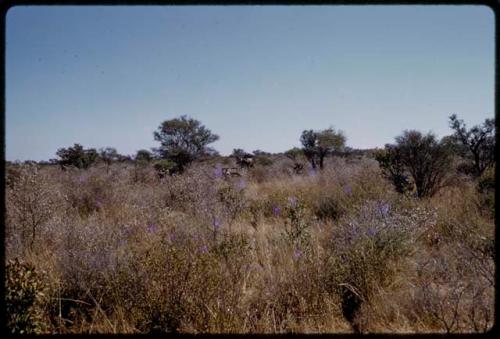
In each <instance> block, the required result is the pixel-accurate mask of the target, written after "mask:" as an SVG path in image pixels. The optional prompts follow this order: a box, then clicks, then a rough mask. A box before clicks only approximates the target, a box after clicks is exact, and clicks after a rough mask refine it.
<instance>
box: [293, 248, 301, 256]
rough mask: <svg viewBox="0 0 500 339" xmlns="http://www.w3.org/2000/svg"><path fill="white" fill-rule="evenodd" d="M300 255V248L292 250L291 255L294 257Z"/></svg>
mask: <svg viewBox="0 0 500 339" xmlns="http://www.w3.org/2000/svg"><path fill="white" fill-rule="evenodd" d="M301 255H302V251H301V250H299V249H298V248H297V249H296V250H295V251H294V252H293V256H294V257H295V258H298V257H300V256H301Z"/></svg>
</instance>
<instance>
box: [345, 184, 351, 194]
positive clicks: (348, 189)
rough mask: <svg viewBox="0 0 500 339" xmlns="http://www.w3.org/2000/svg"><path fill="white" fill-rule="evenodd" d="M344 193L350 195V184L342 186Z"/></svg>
mask: <svg viewBox="0 0 500 339" xmlns="http://www.w3.org/2000/svg"><path fill="white" fill-rule="evenodd" d="M344 193H345V194H347V195H351V193H352V189H351V187H350V186H345V187H344Z"/></svg>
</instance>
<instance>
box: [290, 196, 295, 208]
mask: <svg viewBox="0 0 500 339" xmlns="http://www.w3.org/2000/svg"><path fill="white" fill-rule="evenodd" d="M288 203H289V204H290V207H291V208H295V207H297V198H295V197H288Z"/></svg>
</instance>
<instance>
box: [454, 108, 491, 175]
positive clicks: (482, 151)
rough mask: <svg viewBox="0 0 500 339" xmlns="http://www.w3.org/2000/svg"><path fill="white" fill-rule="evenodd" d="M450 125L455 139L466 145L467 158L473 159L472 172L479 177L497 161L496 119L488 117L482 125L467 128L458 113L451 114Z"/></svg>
mask: <svg viewBox="0 0 500 339" xmlns="http://www.w3.org/2000/svg"><path fill="white" fill-rule="evenodd" d="M450 127H451V128H452V129H453V130H454V131H455V133H454V134H453V136H454V137H455V139H456V140H457V141H458V142H459V143H460V144H462V145H463V146H465V149H466V154H465V156H466V158H468V159H469V160H470V161H471V167H472V173H473V174H474V175H475V176H476V177H479V176H481V174H483V172H484V171H485V170H486V169H487V168H488V167H490V166H492V165H493V164H494V163H495V119H486V120H485V121H484V123H482V124H481V125H476V126H474V127H472V128H471V129H467V126H466V125H465V123H464V121H463V120H459V119H458V118H457V115H456V114H453V115H451V116H450Z"/></svg>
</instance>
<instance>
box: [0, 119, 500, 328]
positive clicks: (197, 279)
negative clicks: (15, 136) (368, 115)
mask: <svg viewBox="0 0 500 339" xmlns="http://www.w3.org/2000/svg"><path fill="white" fill-rule="evenodd" d="M454 121H458V120H457V119H455V120H453V119H452V123H455V125H456V124H457V123H458V124H459V125H457V126H458V127H457V128H456V131H457V135H456V136H455V137H453V138H451V137H450V138H446V139H445V140H441V141H438V140H436V139H435V137H433V136H432V135H422V134H419V133H417V132H415V131H413V132H412V131H409V132H405V133H403V134H402V135H401V136H400V137H399V139H396V144H394V145H387V146H386V148H385V149H381V150H377V151H374V152H365V153H364V154H362V153H360V155H355V153H354V152H341V149H342V146H343V144H344V143H345V137H344V136H343V135H342V134H341V133H337V132H335V131H334V130H332V129H329V130H325V131H323V132H322V133H323V135H322V137H321V138H318V139H319V141H314V140H313V141H311V137H314V133H315V132H314V131H304V134H303V139H304V141H305V143H303V145H304V148H303V149H294V150H291V151H289V152H287V153H285V154H275V155H269V154H266V153H264V152H256V154H257V155H256V156H255V157H254V159H256V160H255V161H253V162H252V163H249V162H245V159H244V158H243V157H236V156H235V157H221V156H218V155H217V154H216V153H215V152H213V151H212V152H209V154H208V156H205V157H202V156H201V153H203V152H202V151H203V150H204V147H203V146H204V145H206V144H203V143H202V145H201V146H200V145H198V146H200V147H197V148H196V147H195V148H194V149H193V152H186V153H182V152H180V151H179V150H177V152H165V151H166V149H168V147H167V148H163V149H162V152H163V153H162V154H163V157H162V158H161V159H156V160H155V159H154V156H152V155H151V154H149V153H148V151H145V150H142V151H140V152H139V153H138V154H137V157H136V158H135V159H132V160H129V161H127V160H126V159H121V160H120V161H119V160H117V159H112V160H110V161H104V160H103V161H100V162H94V163H92V164H89V162H88V159H89V157H88V154H89V153H85V152H84V151H83V149H80V150H79V151H78V152H80V155H82V157H83V159H87V161H81V166H78V165H74V166H67V167H64V170H63V169H62V168H61V166H59V165H40V164H33V163H31V164H29V163H28V164H8V165H7V167H6V172H7V173H6V222H5V226H6V238H5V246H6V259H7V263H6V265H7V266H6V301H7V320H8V324H7V325H8V326H9V327H10V329H11V331H13V332H17V333H18V332H24V333H164V332H182V333H206V332H208V333H288V332H299V333H325V332H327V333H350V332H363V333H367V332H370V333H371V332H377V333H380V332H384V333H386V332H390V333H414V332H426V333H427V332H442V333H456V332H462V333H463V332H484V331H487V330H488V329H490V328H491V326H492V325H493V321H494V292H495V290H494V289H495V281H494V269H495V266H494V256H495V239H494V227H495V225H494V183H495V180H494V166H495V165H494V162H491V161H490V162H488V164H487V165H485V166H483V167H484V168H483V167H481V166H476V163H475V162H474V161H475V159H479V157H475V155H474V156H472V157H469V156H468V155H467V147H466V146H467V145H468V143H473V142H476V143H477V142H479V141H478V140H476V139H473V135H474V134H473V133H469V134H468V136H467V133H468V132H470V131H467V129H465V127H464V126H462V125H460V122H454ZM176 123H177V124H178V123H179V120H178V121H177V122H176ZM163 126H165V124H163ZM197 126H198V127H200V125H197ZM460 126H462V127H464V128H463V130H462V132H463V136H464V138H463V139H462V142H460V140H459V138H458V131H459V128H460ZM177 127H179V125H177ZM452 128H453V126H452ZM480 130H481V129H479V130H478V132H479V131H480ZM482 131H484V129H483V130H482ZM205 132H206V130H205ZM208 132H209V131H208ZM311 133H312V134H311ZM488 133H489V134H488ZM488 133H486V134H485V136H484V137H483V139H484V140H486V139H487V137H488V135H489V136H490V139H488V140H490V141H491V133H492V131H491V130H490V131H489V132H488ZM157 135H158V137H157ZM160 135H161V133H159V132H158V133H157V134H155V138H158V141H161V140H163V141H165V140H164V139H162V138H161V137H160ZM207 135H210V133H208V134H206V136H207ZM316 136H317V135H316ZM493 138H494V136H493ZM214 139H216V138H214V137H212V138H208V140H210V142H212V141H214ZM313 139H314V138H313ZM321 140H323V141H321ZM453 140H454V141H456V142H453ZM474 140H475V141H474ZM170 141H172V140H170ZM330 141H331V143H329V142H330ZM318 142H319V143H321V142H323V143H324V144H323V150H324V149H327V151H326V152H325V155H324V156H321V154H320V153H315V150H318V147H319V146H318ZM450 144H452V146H453V147H451V146H450ZM162 145H164V146H168V145H167V143H166V142H165V143H163V144H162ZM169 145H170V146H169V147H171V146H172V144H169ZM308 145H309V146H308ZM325 145H331V146H332V147H326V146H325ZM489 146H491V145H489ZM308 147H309V148H308ZM477 148H480V147H479V146H478V147H477ZM483 148H484V147H483ZM68 150H69V149H68ZM235 151H237V152H235V153H236V155H238V154H242V152H241V150H235ZM78 152H76V153H77V154H78ZM481 152H482V151H481ZM70 153H71V152H70ZM101 153H102V154H108V155H109V154H111V155H113V154H114V152H112V151H110V150H109V149H108V150H107V151H106V152H101ZM159 153H161V152H159ZM59 154H61V155H65V154H68V153H64V152H59ZM91 154H94V153H93V152H91ZM481 154H483V155H484V154H485V153H484V152H483V153H481ZM83 155H85V156H83ZM94 155H95V154H94ZM115 155H116V154H115ZM115 155H114V156H115ZM188 155H190V156H192V157H191V158H189V157H188ZM194 155H195V156H194ZM315 155H318V157H317V158H315ZM419 155H420V158H419ZM169 157H170V158H169ZM76 158H79V157H78V156H76ZM80 158H81V157H80ZM94 158H95V157H94ZM108 158H109V157H108ZM235 158H236V159H235ZM483 158H484V159H490V158H491V154H490V155H489V156H488V155H485V156H483ZM186 159H187V161H185V160H186ZM242 159H243V160H242ZM484 159H483V160H484ZM66 160H67V159H66ZM480 160H481V159H480ZM478 161H479V160H478ZM485 161H486V160H485ZM488 161H489V160H488ZM313 162H314V163H313ZM66 164H71V161H70V162H69V163H66ZM316 164H318V165H319V167H318V168H317V167H316ZM482 164H484V161H483V162H482ZM228 167H229V168H231V167H237V168H239V169H238V175H234V176H233V175H227V173H225V172H224V171H223V169H224V168H228Z"/></svg>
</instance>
